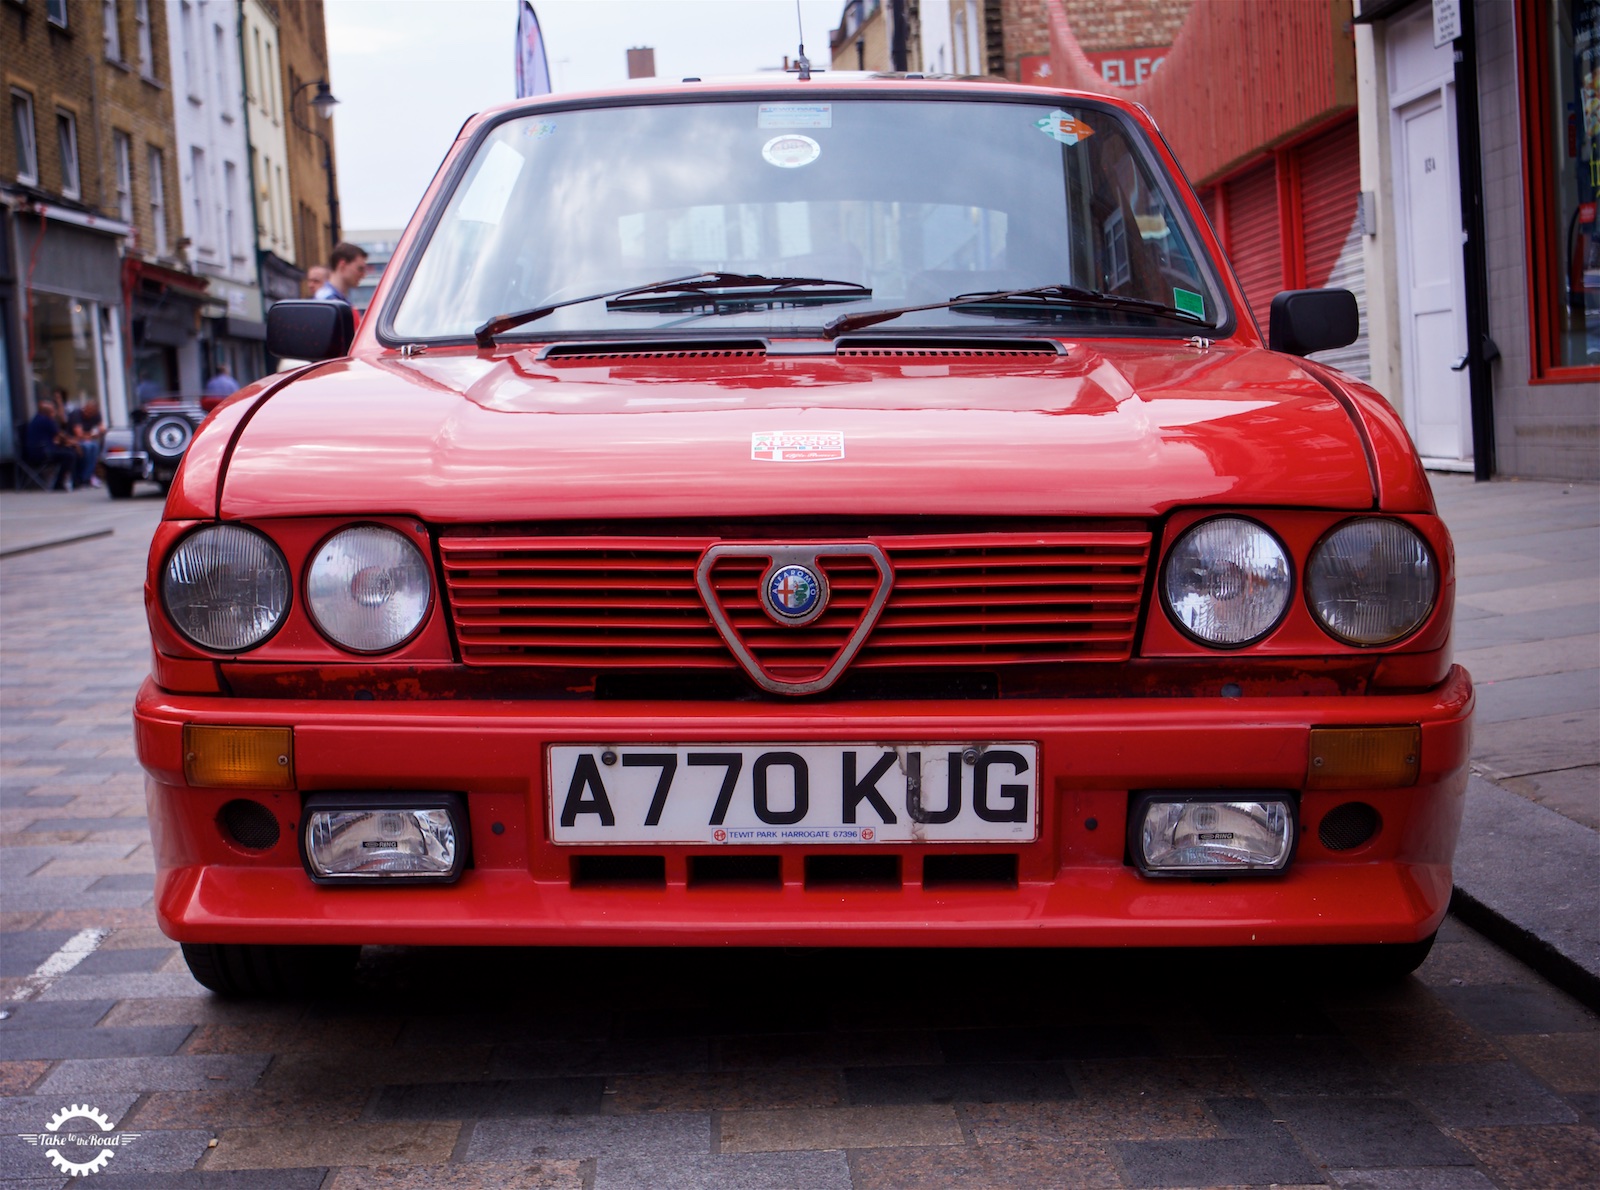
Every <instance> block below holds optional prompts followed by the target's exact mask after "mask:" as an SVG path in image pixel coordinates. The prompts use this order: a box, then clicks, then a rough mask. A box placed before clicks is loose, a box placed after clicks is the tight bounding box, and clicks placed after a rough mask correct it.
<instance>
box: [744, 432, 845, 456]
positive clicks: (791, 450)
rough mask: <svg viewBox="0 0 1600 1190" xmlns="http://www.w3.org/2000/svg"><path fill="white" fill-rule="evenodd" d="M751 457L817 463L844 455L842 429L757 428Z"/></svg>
mask: <svg viewBox="0 0 1600 1190" xmlns="http://www.w3.org/2000/svg"><path fill="white" fill-rule="evenodd" d="M750 457H751V458H752V459H754V460H756V461H757V462H761V463H820V462H824V461H826V460H828V459H842V458H844V433H843V431H841V430H757V431H755V432H754V433H753V434H751V435H750Z"/></svg>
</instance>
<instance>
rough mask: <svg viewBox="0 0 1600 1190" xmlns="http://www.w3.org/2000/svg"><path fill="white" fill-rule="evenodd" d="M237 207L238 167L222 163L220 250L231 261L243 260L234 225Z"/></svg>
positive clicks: (227, 162) (229, 162) (230, 163)
mask: <svg viewBox="0 0 1600 1190" xmlns="http://www.w3.org/2000/svg"><path fill="white" fill-rule="evenodd" d="M238 206H239V167H238V166H236V165H235V164H234V163H233V162H231V161H224V162H223V163H222V249H223V251H224V252H225V253H227V257H228V259H229V260H230V261H232V260H243V259H244V252H243V251H242V249H243V245H242V244H240V243H239V237H238V234H237V227H236V225H235V223H234V219H235V211H237V209H238Z"/></svg>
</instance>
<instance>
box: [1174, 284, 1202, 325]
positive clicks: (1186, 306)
mask: <svg viewBox="0 0 1600 1190" xmlns="http://www.w3.org/2000/svg"><path fill="white" fill-rule="evenodd" d="M1172 306H1173V309H1176V310H1182V311H1183V312H1184V313H1185V314H1193V315H1194V316H1195V317H1196V318H1204V317H1205V316H1206V299H1205V298H1203V297H1201V296H1200V295H1199V294H1198V293H1191V292H1189V290H1187V289H1177V288H1174V289H1173V291H1172Z"/></svg>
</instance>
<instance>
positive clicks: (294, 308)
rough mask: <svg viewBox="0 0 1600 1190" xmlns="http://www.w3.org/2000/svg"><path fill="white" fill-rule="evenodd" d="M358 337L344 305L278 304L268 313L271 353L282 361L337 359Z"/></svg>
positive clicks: (348, 311) (269, 352) (269, 350)
mask: <svg viewBox="0 0 1600 1190" xmlns="http://www.w3.org/2000/svg"><path fill="white" fill-rule="evenodd" d="M355 337H356V318H355V312H354V311H353V310H351V309H350V307H349V306H348V305H346V304H345V303H344V302H278V303H277V304H275V305H274V306H272V308H271V309H269V310H268V311H267V353H268V354H269V355H275V356H277V357H278V358H279V359H304V360H312V361H315V360H319V359H337V358H338V357H339V356H341V355H347V354H349V351H350V343H351V341H352V340H353V339H354V338H355Z"/></svg>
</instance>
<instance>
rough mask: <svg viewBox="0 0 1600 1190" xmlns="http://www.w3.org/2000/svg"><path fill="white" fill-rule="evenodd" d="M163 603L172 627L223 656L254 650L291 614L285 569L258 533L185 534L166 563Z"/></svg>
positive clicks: (237, 528)
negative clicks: (287, 614)
mask: <svg viewBox="0 0 1600 1190" xmlns="http://www.w3.org/2000/svg"><path fill="white" fill-rule="evenodd" d="M161 599H162V602H164V603H165V604H166V605H167V615H168V617H170V618H171V620H172V623H173V626H174V627H176V628H177V629H178V631H179V632H181V633H183V635H184V636H186V637H188V638H189V639H190V640H192V641H194V643H195V644H197V645H199V646H200V647H201V648H205V649H215V650H217V651H218V652H221V653H237V652H240V651H242V650H244V649H252V648H254V647H255V646H256V645H259V644H260V643H261V642H262V641H264V640H266V639H267V637H269V636H271V635H272V634H273V632H275V631H276V630H277V627H278V625H279V624H281V623H282V622H283V617H284V613H286V612H287V611H288V610H289V567H288V566H287V565H286V564H285V563H284V560H283V555H282V554H280V553H279V552H278V547H277V546H275V545H273V544H272V542H270V541H268V540H267V539H266V538H265V537H263V536H262V535H261V534H260V533H257V532H256V531H255V530H253V529H246V528H244V527H243V526H241V525H209V526H207V527H206V528H204V529H200V530H199V531H197V532H194V533H191V534H189V536H187V537H185V538H184V539H183V540H182V541H181V542H179V543H178V548H177V549H175V550H173V551H172V554H171V556H169V557H168V558H167V568H166V572H165V573H164V574H163V575H162V578H161Z"/></svg>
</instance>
